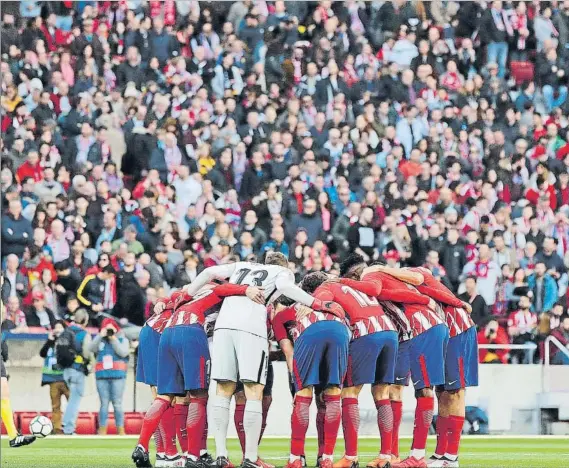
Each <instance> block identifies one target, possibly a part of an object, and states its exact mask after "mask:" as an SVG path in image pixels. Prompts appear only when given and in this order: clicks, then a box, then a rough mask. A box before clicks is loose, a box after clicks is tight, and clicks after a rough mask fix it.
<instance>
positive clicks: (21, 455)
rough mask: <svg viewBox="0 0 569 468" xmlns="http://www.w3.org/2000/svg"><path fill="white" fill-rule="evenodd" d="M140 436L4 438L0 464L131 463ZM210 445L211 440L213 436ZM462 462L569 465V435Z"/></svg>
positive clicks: (480, 444)
mask: <svg viewBox="0 0 569 468" xmlns="http://www.w3.org/2000/svg"><path fill="white" fill-rule="evenodd" d="M135 443H136V440H135V439H134V438H132V437H128V438H81V437H77V438H62V437H48V438H47V439H44V440H38V441H37V442H36V443H35V444H33V445H31V446H28V447H22V448H18V449H10V448H8V441H7V440H6V439H5V438H3V439H2V443H1V446H0V447H1V450H0V460H1V466H2V467H14V468H24V467H46V468H48V467H54V468H55V467H66V468H83V467H85V468H87V467H89V468H91V467H116V468H118V467H124V468H127V467H132V466H134V465H133V464H132V462H131V460H130V454H131V452H132V449H133V448H134V445H135ZM410 443H411V441H410V439H408V438H405V439H403V440H402V441H401V447H402V448H404V449H405V450H402V453H406V451H407V448H408V447H409V445H410ZM378 444H379V441H378V440H377V439H361V440H360V442H359V451H360V466H362V465H363V466H365V463H366V462H367V461H369V460H371V459H372V458H374V457H375V455H376V453H377V449H378ZM434 444H435V440H434V438H432V437H431V438H430V439H429V446H428V450H427V453H432V451H433V449H434ZM209 446H210V449H211V448H213V440H210V441H209ZM342 446H343V442H342V441H341V440H339V441H338V450H337V457H340V456H341V452H342V450H341V448H342ZM288 449H289V441H288V440H287V439H280V438H279V439H276V438H267V439H265V440H264V441H263V443H262V445H261V451H260V454H261V456H262V457H263V458H265V459H266V460H267V461H269V462H271V463H273V464H275V465H277V466H283V465H284V464H285V463H286V458H287V455H288ZM229 450H230V452H231V455H230V456H231V459H232V461H234V462H239V461H240V460H241V455H240V453H239V450H238V442H237V440H234V439H232V440H230V441H229ZM306 451H307V454H308V462H309V466H314V461H315V457H314V453H315V440H314V439H308V441H307V446H306ZM460 466H461V467H464V468H467V467H473V468H474V467H481V468H482V467H496V468H499V467H527V468H549V467H551V468H554V467H555V468H563V467H569V437H567V438H562V439H561V438H531V437H528V438H501V437H496V438H487V437H483V438H474V437H469V438H466V439H465V440H463V442H462V445H461V453H460Z"/></svg>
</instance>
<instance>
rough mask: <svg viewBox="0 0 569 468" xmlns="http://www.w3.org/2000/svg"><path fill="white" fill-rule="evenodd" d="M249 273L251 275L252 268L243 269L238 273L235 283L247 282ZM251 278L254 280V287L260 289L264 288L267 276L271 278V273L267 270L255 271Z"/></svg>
mask: <svg viewBox="0 0 569 468" xmlns="http://www.w3.org/2000/svg"><path fill="white" fill-rule="evenodd" d="M249 273H251V269H250V268H242V269H241V270H239V271H238V272H237V281H236V282H235V284H243V281H244V280H245V278H247V276H248V275H249ZM250 276H251V277H252V279H253V284H252V286H257V287H260V286H263V281H265V279H267V276H269V272H268V271H267V270H255V271H253V272H252V273H251V275H250Z"/></svg>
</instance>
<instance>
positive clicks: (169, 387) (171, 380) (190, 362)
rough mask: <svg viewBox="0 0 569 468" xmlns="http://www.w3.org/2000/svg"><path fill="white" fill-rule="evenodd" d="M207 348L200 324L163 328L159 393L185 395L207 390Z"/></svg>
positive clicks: (159, 366)
mask: <svg viewBox="0 0 569 468" xmlns="http://www.w3.org/2000/svg"><path fill="white" fill-rule="evenodd" d="M209 368H210V358H209V347H208V343H207V335H206V334H205V331H204V329H203V327H202V326H201V325H198V324H195V325H176V326H174V327H170V328H166V330H164V333H162V339H161V340H160V350H159V353H158V394H159V395H185V394H186V392H188V391H190V390H202V389H207V388H208V387H209Z"/></svg>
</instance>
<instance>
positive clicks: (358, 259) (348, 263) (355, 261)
mask: <svg viewBox="0 0 569 468" xmlns="http://www.w3.org/2000/svg"><path fill="white" fill-rule="evenodd" d="M362 263H365V260H364V258H363V257H362V256H361V255H360V254H357V253H352V254H350V255H348V256H347V257H346V258H345V259H344V261H343V262H342V263H340V276H344V275H345V274H346V273H347V272H348V271H350V270H351V269H352V268H353V267H354V266H356V265H361V264H362Z"/></svg>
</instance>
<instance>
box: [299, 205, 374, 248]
mask: <svg viewBox="0 0 569 468" xmlns="http://www.w3.org/2000/svg"><path fill="white" fill-rule="evenodd" d="M372 216H373V213H372ZM370 222H371V219H370ZM299 229H302V230H304V231H306V233H307V234H308V241H307V245H310V246H312V245H314V243H315V242H316V241H317V240H319V239H321V237H322V218H321V217H320V216H319V215H318V213H317V212H316V200H312V199H308V200H306V201H305V202H304V205H303V211H302V213H301V214H297V215H294V216H293V217H292V219H291V221H290V228H289V233H288V236H289V238H292V237H293V236H294V234H295V233H296V232H297V231H298V230H299Z"/></svg>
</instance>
